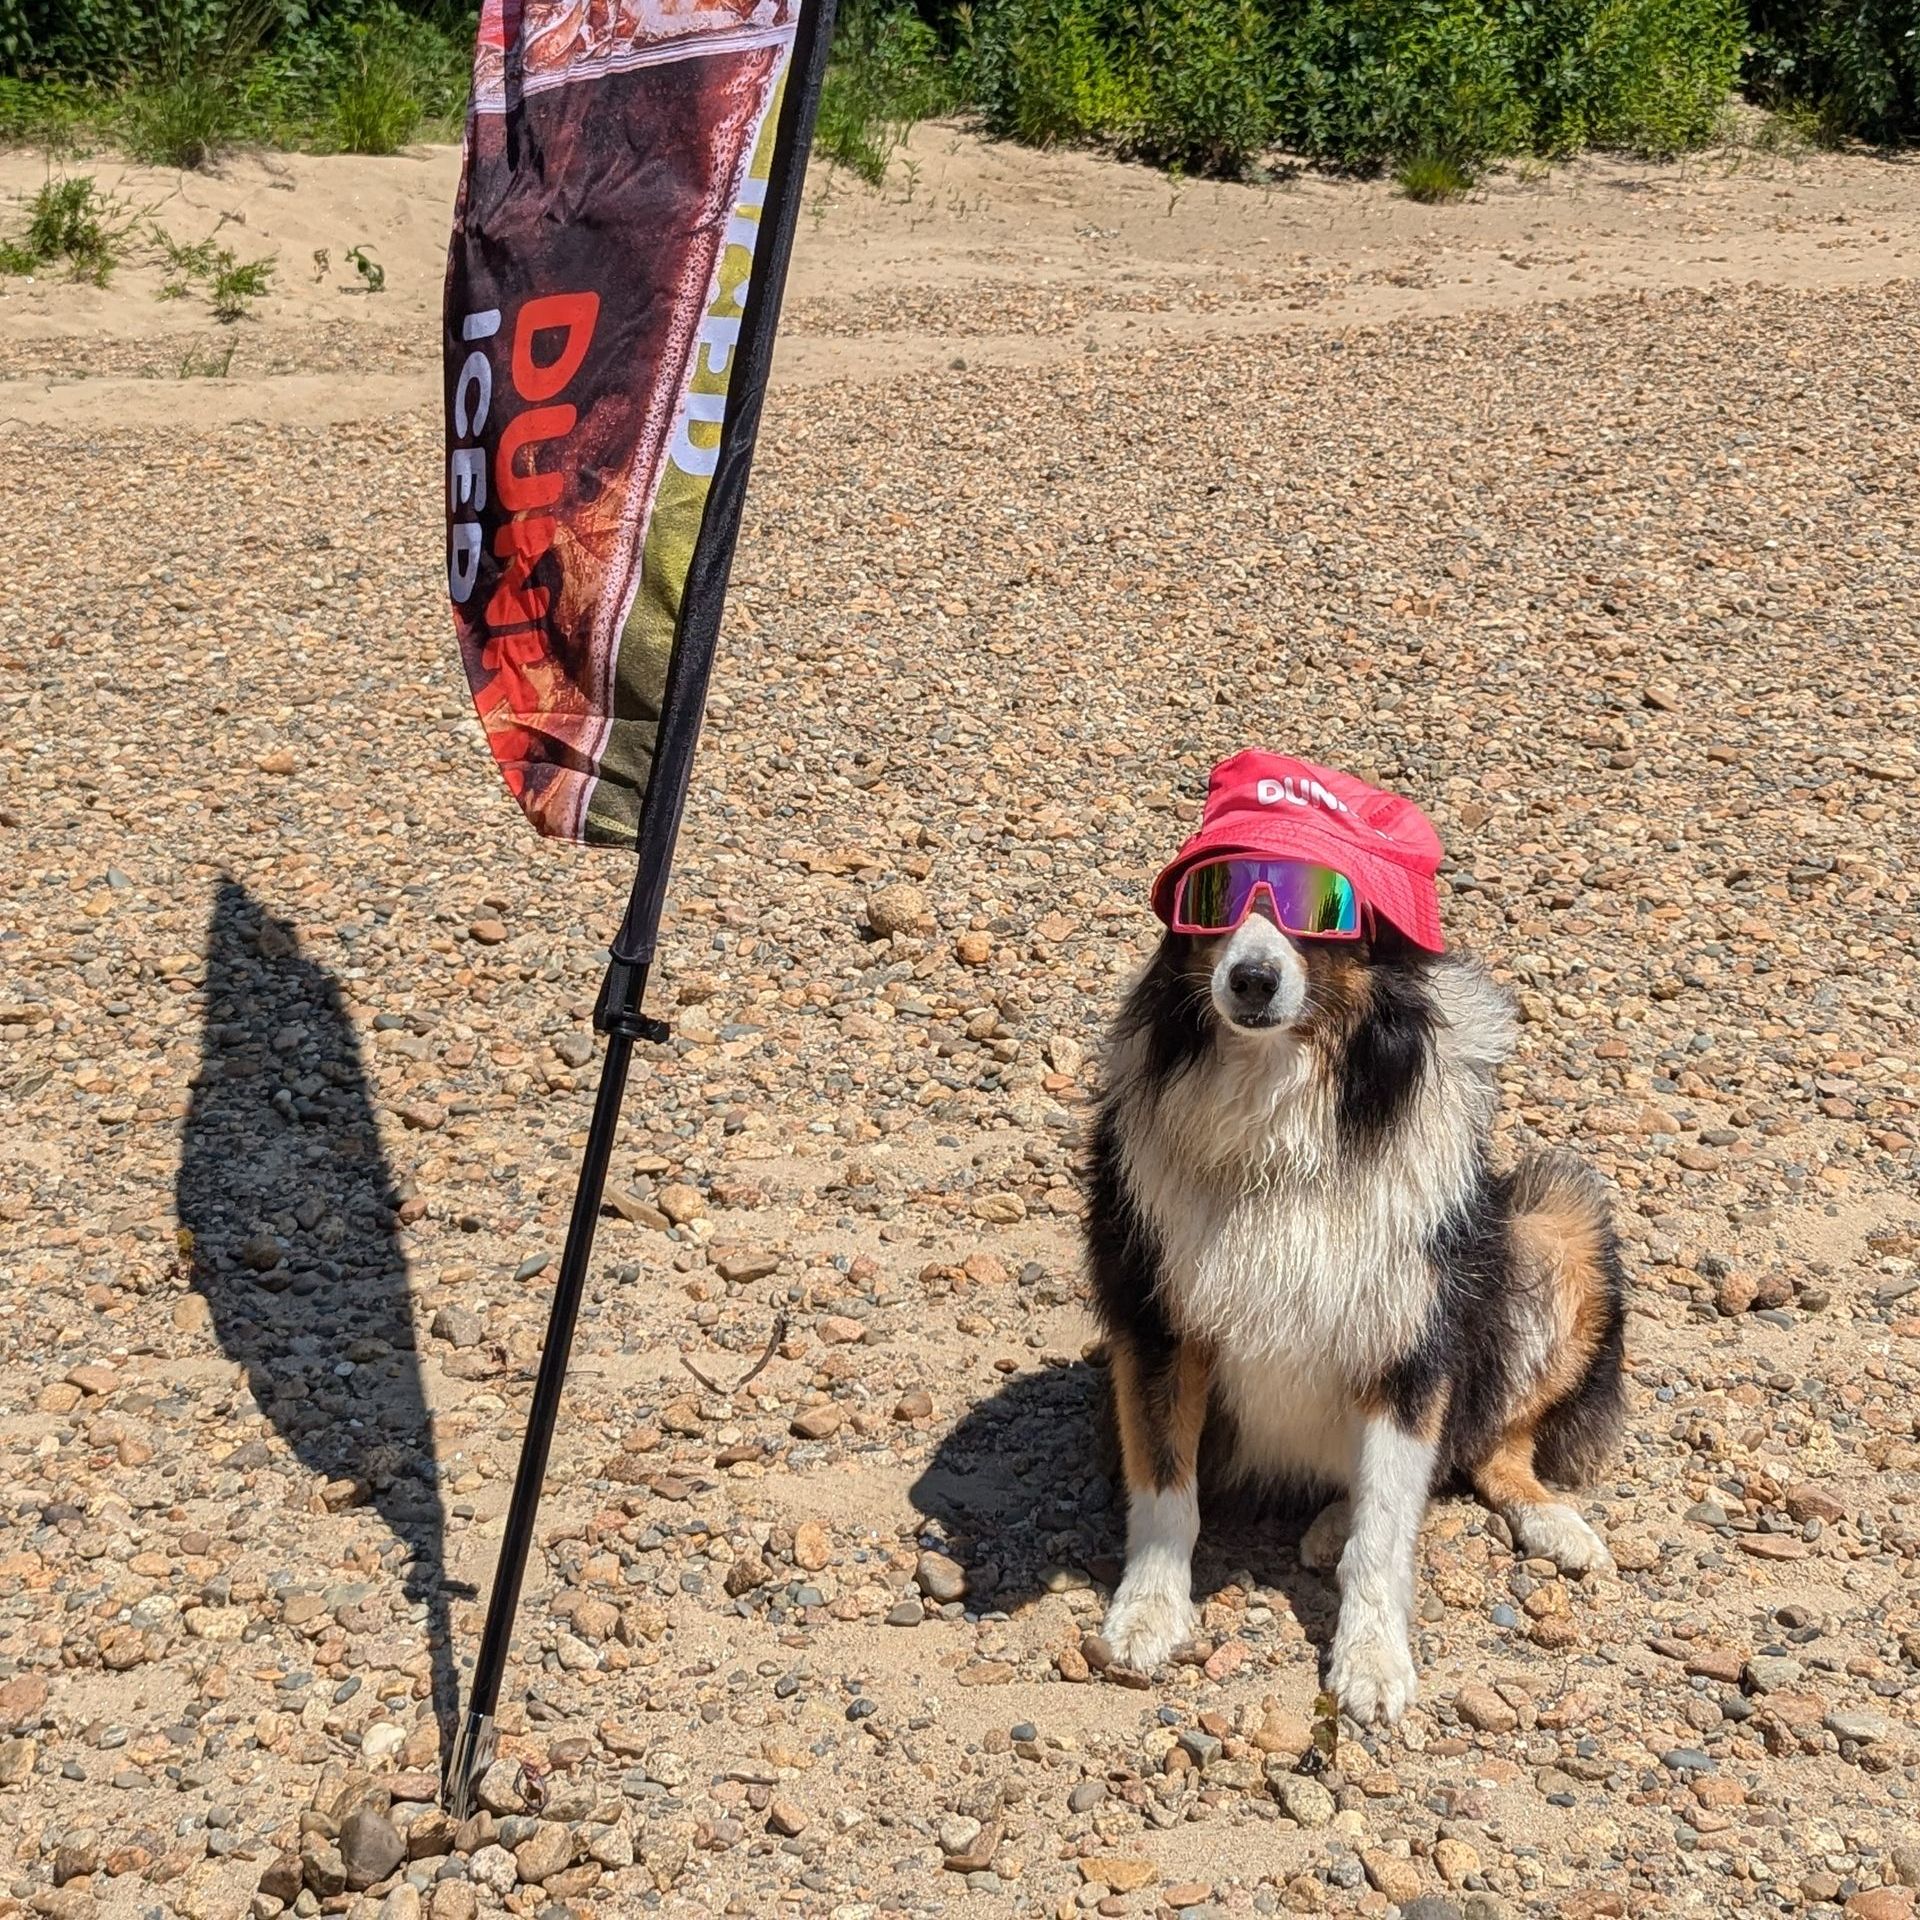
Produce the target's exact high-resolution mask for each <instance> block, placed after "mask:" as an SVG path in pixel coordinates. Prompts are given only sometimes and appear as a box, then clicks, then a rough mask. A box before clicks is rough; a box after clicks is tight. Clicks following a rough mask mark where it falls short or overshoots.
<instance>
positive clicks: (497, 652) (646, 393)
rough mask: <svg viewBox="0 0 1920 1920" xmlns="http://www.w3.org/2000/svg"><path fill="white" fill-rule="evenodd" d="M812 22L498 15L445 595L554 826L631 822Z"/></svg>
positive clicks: (474, 675) (576, 13)
mask: <svg viewBox="0 0 1920 1920" xmlns="http://www.w3.org/2000/svg"><path fill="white" fill-rule="evenodd" d="M796 17H797V0H728V3H726V4H721V3H719V0H611V3H610V0H486V4H485V5H484V7H483V10H482V13H481V20H480V35H479V51H478V55H477V58H476V62H475V74H474V96H473V107H472V111H471V114H470V117H469V121H468V129H467V155H466V166H465V170H464V173H463V177H462V181H461V187H460V196H459V200H458V202H457V204H456V207H455V212H454V231H453V244H452V248H451V250H450V253H449V257H448V266H447V301H446V325H447V375H446V379H447V391H446V421H447V585H448V592H449V594H450V596H451V599H452V603H453V614H454V625H455V628H456V630H457V633H458V636H459V641H460V650H461V657H462V660H463V663H464V665H465V668H466V674H467V681H468V685H469V686H470V687H471V688H472V690H473V698H474V704H475V706H476V707H477V709H478V710H479V713H480V718H481V721H482V724H483V725H484V727H485V729H486V734H487V741H488V744H489V745H490V746H491V748H492V749H493V754H494V757H495V759H496V760H497V761H498V763H499V765H500V769H501V772H502V774H503V776H504V777H505V779H506V782H507V785H508V787H509V789H510V790H511V791H512V793H513V795H514V797H515V798H516V799H517V800H518V801H519V802H520V805H521V807H522V808H523V809H524V810H525V812H526V814H527V817H528V818H529V819H530V820H531V821H532V822H533V824H534V825H535V826H536V827H538V828H539V830H540V831H541V832H542V833H545V834H551V835H554V836H557V837H559V838H562V839H569V840H588V841H594V842H597V843H600V844H607V845H621V846H632V845H633V844H634V843H635V840H636V837H637V834H638V831H639V822H640V813H641V807H642V802H643V799H644V797H645V794H646V789H647V781H648V776H649V773H650V770H651V767H652V762H653V754H654V747H655V741H656V737H657V730H658V727H659V723H660V720H661V716H662V711H663V702H664V700H665V697H666V686H667V672H668V663H669V660H670V658H671V655H672V651H673V645H674V638H675V634H676V632H677V630H678V623H679V619H680V612H681V601H682V594H683V590H684V588H685V586H686V581H687V575H688V570H689V568H690V566H691V565H692V564H693V559H694V552H695V547H696V544H697V542H698V541H699V537H700V533H701V528H702V524H703V521H704V519H705V516H706V512H707V507H708V499H709V493H710V490H711V483H712V481H713V478H714V473H715V466H716V462H717V460H718V457H719V450H720V438H721V423H722V419H723V417H724V415H725V412H726V408H727V401H728V389H729V382H730V379H731V377H732V373H733V367H734V361H735V357H736V356H735V351H734V349H735V346H736V343H737V341H738V339H739V335H740V329H741V324H742V321H743V319H744V317H745V314H746V307H747V298H748V293H749V289H750V287H751V284H752V269H753V265H754V259H755V250H756V245H757V243H758V240H759V235H760V227H761V212H762V208H763V206H764V203H765V201H766V195H767V184H768V179H769V176H770V171H771V168H772V166H773V164H774V146H775V133H776V128H777V126H778V123H779V118H780V115H779V105H780V100H781V96H782V89H783V87H784V85H785V82H786V77H787V71H788V66H789V62H790V57H791V54H792V50H793V45H794V34H795V26H796ZM729 537H730V535H729Z"/></svg>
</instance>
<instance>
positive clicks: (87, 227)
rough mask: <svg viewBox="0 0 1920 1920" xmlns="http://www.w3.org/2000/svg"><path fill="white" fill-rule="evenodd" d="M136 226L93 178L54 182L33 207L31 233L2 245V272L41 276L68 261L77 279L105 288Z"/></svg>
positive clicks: (29, 222) (35, 198)
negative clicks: (41, 271)
mask: <svg viewBox="0 0 1920 1920" xmlns="http://www.w3.org/2000/svg"><path fill="white" fill-rule="evenodd" d="M133 224H134V222H133V220H132V218H131V217H130V216H129V214H128V212H127V209H126V207H125V206H124V205H123V204H122V203H121V202H120V201H118V200H116V199H115V198H114V197H113V196H112V195H111V194H104V193H102V192H101V191H100V190H99V188H98V187H96V186H95V185H94V183H93V176H92V175H91V174H74V175H69V176H67V177H65V178H62V179H58V180H56V179H53V178H51V177H49V178H48V179H47V180H46V182H45V183H44V184H43V185H42V186H41V188H40V190H39V191H38V192H37V193H36V194H35V195H34V196H33V199H32V200H31V201H30V202H29V203H28V208H27V225H26V231H25V232H24V233H22V234H21V235H20V236H19V238H18V239H15V240H8V241H5V242H3V243H0V272H6V273H37V272H38V271H39V270H40V269H41V268H42V267H50V266H52V265H53V264H54V263H55V262H56V261H60V260H64V261H66V262H67V263H68V265H69V266H70V267H71V268H72V269H73V277H74V278H75V279H76V280H91V281H92V282H93V284H94V285H95V286H96V287H103V286H105V285H106V283H107V276H108V275H109V274H110V273H112V271H113V269H114V267H115V265H116V264H117V263H118V261H119V258H120V253H121V249H122V247H123V245H124V243H125V241H126V238H127V235H128V234H129V233H130V232H131V231H132V229H133Z"/></svg>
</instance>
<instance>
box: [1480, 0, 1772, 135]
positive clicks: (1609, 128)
mask: <svg viewBox="0 0 1920 1920" xmlns="http://www.w3.org/2000/svg"><path fill="white" fill-rule="evenodd" d="M1507 15H1508V18H1509V20H1510V21H1511V23H1512V29H1513V35H1514V42H1515V71H1516V74H1517V76H1518V78H1519V82H1520V87H1521V90H1522V92H1523V93H1524V94H1525V95H1526V97H1527V98H1528V99H1529V100H1530V101H1531V102H1532V111H1533V135H1532V145H1533V146H1534V148H1535V150H1536V151H1538V152H1540V153H1548V154H1564V153H1573V152H1576V151H1577V150H1578V149H1580V148H1581V147H1623V148H1627V149H1629V150H1631V151H1634V152H1638V153H1648V154H1655V155H1668V154H1674V153H1681V152H1684V151H1686V149H1688V148H1689V147H1697V146H1700V145H1702V144H1703V143H1704V142H1705V141H1707V140H1709V139H1711V138H1712V137H1713V134H1714V131H1715V129H1716V128H1717V127H1718V126H1719V124H1720V121H1721V118H1722V115H1723V114H1724V112H1725V110H1726V101H1727V95H1728V93H1729V91H1730V90H1731V88H1732V85H1733V81H1734V78H1735V75H1736V74H1737V72H1738V70H1739V61H1740V51H1741V43H1742V40H1743V37H1744V36H1743V28H1742V17H1741V11H1740V6H1739V3H1738V0H1509V3H1508V6H1507Z"/></svg>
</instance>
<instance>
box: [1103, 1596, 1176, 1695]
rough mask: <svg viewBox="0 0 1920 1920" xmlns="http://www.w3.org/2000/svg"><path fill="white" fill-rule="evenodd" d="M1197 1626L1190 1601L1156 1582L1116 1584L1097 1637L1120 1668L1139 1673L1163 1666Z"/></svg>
mask: <svg viewBox="0 0 1920 1920" xmlns="http://www.w3.org/2000/svg"><path fill="white" fill-rule="evenodd" d="M1198 1624H1199V1615H1198V1614H1197V1613H1195V1611H1194V1606H1193V1601H1192V1599H1191V1598H1190V1597H1189V1596H1188V1595H1187V1594H1184V1593H1181V1592H1179V1591H1177V1590H1176V1589H1175V1588H1174V1587H1172V1586H1170V1585H1168V1584H1166V1583H1165V1582H1162V1581H1157V1580H1140V1581H1135V1580H1133V1579H1131V1578H1129V1579H1125V1580H1122V1581H1121V1582H1120V1590H1119V1592H1117V1593H1116V1594H1115V1595H1114V1596H1113V1605H1112V1606H1110V1607H1109V1608H1108V1609H1107V1618H1106V1622H1105V1625H1104V1626H1103V1627H1102V1628H1101V1636H1102V1638H1104V1639H1105V1641H1106V1643H1107V1645H1108V1646H1109V1647H1111V1648H1112V1649H1113V1657H1114V1658H1115V1659H1116V1660H1118V1661H1119V1662H1120V1664H1121V1665H1122V1666H1124V1667H1136V1668H1138V1669H1139V1670H1140V1671H1142V1672H1146V1671H1148V1670H1150V1669H1151V1668H1154V1667H1157V1666H1160V1665H1161V1664H1163V1663H1164V1662H1165V1661H1166V1659H1167V1658H1168V1656H1169V1655H1171V1654H1172V1652H1173V1650H1174V1648H1175V1647H1177V1646H1179V1645H1180V1643H1181V1642H1182V1641H1183V1640H1190V1639H1192V1638H1193V1630H1194V1628H1195V1627H1196V1626H1197V1625H1198Z"/></svg>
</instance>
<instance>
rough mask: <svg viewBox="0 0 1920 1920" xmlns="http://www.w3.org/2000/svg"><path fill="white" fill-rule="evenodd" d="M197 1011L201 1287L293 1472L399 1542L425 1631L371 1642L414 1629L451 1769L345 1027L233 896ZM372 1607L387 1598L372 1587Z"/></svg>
mask: <svg viewBox="0 0 1920 1920" xmlns="http://www.w3.org/2000/svg"><path fill="white" fill-rule="evenodd" d="M205 1008H206V1012H205V1023H204V1026H203V1028H202V1035H201V1060H200V1069H199V1072H198V1074H197V1075H196V1076H195V1079H194V1084H193V1092H192V1098H191V1101H190V1104H189V1106H188V1111H187V1119H186V1129H185V1138H184V1142H183V1147H182V1153H181V1160H180V1171H179V1176H178V1179H177V1182H176V1185H175V1200H176V1204H177V1209H178V1213H179V1219H180V1224H181V1226H182V1227H184V1228H186V1229H187V1230H188V1231H189V1232H190V1233H191V1234H192V1236H193V1242H192V1262H193V1277H194V1285H195V1286H196V1287H197V1288H198V1289H199V1291H200V1292H201V1293H202V1294H203V1295H204V1296H205V1298H206V1301H207V1305H208V1307H209V1309H210V1310H211V1314H212V1320H213V1330H214V1333H215V1335H216V1336H217V1337H218V1339H219V1342H220V1346H221V1348H222V1350H223V1351H224V1352H225V1353H226V1354H227V1356H228V1358H229V1359H232V1360H236V1361H238V1362H239V1363H240V1365H241V1366H243V1367H244V1368H245V1369H246V1374H247V1384H248V1387H249V1388H250V1390H251V1392H252V1394H253V1397H254V1399H255V1400H256V1401H257V1402H258V1403H259V1406H260V1408H261V1410H262V1412H264V1413H265V1415H266V1417H267V1419H268V1420H269V1421H270V1422H271V1423H272V1425H273V1427H274V1428H275V1430H276V1431H277V1432H278V1433H279V1435H280V1437H281V1438H282V1439H283V1440H284V1441H285V1442H286V1443H287V1445H288V1446H289V1447H291V1448H292V1450H293V1452H294V1454H295V1456H296V1457H297V1459H298V1460H299V1462H300V1464H301V1465H302V1466H303V1467H305V1468H306V1469H307V1471H308V1472H309V1473H312V1474H314V1475H316V1476H317V1477H318V1479H319V1480H320V1481H321V1482H325V1483H329V1484H330V1485H331V1487H332V1498H333V1499H336V1500H339V1501H341V1502H342V1503H353V1504H360V1503H363V1502H364V1503H367V1504H370V1505H371V1506H372V1508H373V1510H374V1511H375V1512H377V1513H378V1515H379V1516H380V1519H381V1521H382V1522H383V1523H384V1524H385V1526H386V1527H387V1528H388V1529H389V1530H390V1532H391V1534H392V1536H393V1539H392V1542H391V1544H390V1545H388V1546H386V1547H385V1548H383V1558H384V1561H385V1572H386V1578H387V1582H388V1583H389V1584H388V1585H387V1589H386V1590H387V1592H388V1593H392V1592H394V1591H395V1590H398V1591H399V1592H401V1593H404V1595H405V1597H406V1599H407V1600H408V1601H409V1602H411V1603H413V1604H414V1606H415V1607H416V1608H417V1607H420V1606H424V1608H425V1620H424V1628H423V1627H422V1624H421V1623H420V1622H419V1621H418V1620H415V1619H412V1618H408V1617H403V1618H401V1619H399V1620H395V1619H394V1618H393V1617H392V1615H391V1614H389V1613H387V1612H386V1611H385V1610H384V1609H382V1608H381V1607H380V1606H379V1605H377V1604H376V1605H373V1606H367V1607H364V1617H365V1619H366V1622H367V1624H366V1627H365V1628H364V1629H363V1631H366V1632H369V1633H372V1634H376V1635H379V1636H382V1637H386V1636H392V1637H393V1639H394V1641H395V1642H396V1650H398V1648H404V1650H405V1651H404V1654H403V1658H404V1659H407V1660H411V1659H414V1658H417V1655H418V1653H419V1652H420V1651H421V1647H422V1642H421V1639H420V1637H419V1636H420V1635H421V1634H422V1632H423V1631H424V1646H425V1648H426V1650H427V1651H428V1652H429V1654H430V1658H431V1669H430V1675H431V1688H432V1700H433V1708H434V1714H435V1717H436V1719H437V1721H438V1723H439V1729H440V1744H441V1754H442V1758H443V1760H444V1758H445V1755H446V1754H447V1752H448V1751H449V1749H450V1746H451V1742H452V1738H453V1732H454V1728H455V1725H456V1717H457V1707H458V1702H457V1693H458V1681H457V1675H456V1673H455V1669H454V1664H453V1653H452V1636H451V1617H450V1613H451V1608H450V1601H449V1596H448V1593H447V1590H446V1583H445V1578H444V1567H445V1534H446V1521H445V1514H444V1512H443V1510H442V1506H441V1501H440V1497H439V1494H438V1492H437V1491H436V1489H435V1486H434V1483H433V1476H432V1428H431V1422H430V1419H429V1415H428V1410H427V1397H426V1384H425V1381H424V1379H423V1378H422V1370H421V1361H420V1358H419V1356H418V1354H417V1353H416V1352H415V1350H414V1325H413V1310H412V1301H411V1298H410V1292H409V1287H408V1280H407V1264H406V1256H405V1254H404V1253H403V1252H402V1250H401V1247H400V1244H399V1238H398V1234H397V1230H396V1222H395V1215H394V1206H395V1203H396V1199H397V1196H396V1194H395V1191H394V1180H393V1173H392V1170H391V1168H390V1167H389V1166H388V1164H387V1161H386V1157H385V1155H384V1154H383V1153H382V1151H381V1147H380V1136H379V1130H378V1128H377V1126H376V1124H375V1121H374V1112H373V1104H372V1099H371V1095H370V1093H369V1090H368V1086H367V1081H366V1076H365V1073H364V1071H363V1069H362V1065H361V1059H360V1047H359V1042H358V1040H357V1038H356V1037H355V1034H354V1030H353V1023H352V1022H351V1020H350V1019H349V1018H348V1016H347V1013H346V1010H345V1008H344V1007H343V1006H342V1004H341V1000H340V993H339V989H338V986H337V985H336V983H335V981H334V979H333V976H332V975H331V974H329V973H328V972H327V971H326V969H325V968H324V967H321V966H319V965H318V964H316V963H315V962H314V961H313V960H311V959H310V958H308V957H307V956H306V955H304V954H303V953H302V952H301V950H300V943H299V939H298V936H297V934H296V933H295V932H294V930H293V928H291V927H290V926H288V925H287V924H286V923H285V922H284V921H281V920H278V919H275V918H274V917H273V916H272V915H271V914H270V913H268V912H266V911H265V909H263V908H262V907H261V906H260V904H259V903H258V902H257V901H256V900H255V899H254V898H253V896H252V895H251V894H250V893H248V891H247V890H246V888H245V887H243V886H240V885H238V884H237V883H235V882H233V881H231V880H224V881H222V882H221V884H220V886H219V889H218V891H217V893H216V895H215V898H214V906H213V917H212V920H211V921H210V923H209V925H208V929H207V980H206V998H205ZM343 1367H350V1368H351V1371H350V1372H342V1371H341V1369H342V1368H343ZM253 1444H254V1446H255V1448H256V1449H258V1443H257V1442H255V1443H253ZM236 1451H238V1452H239V1453H240V1454H241V1455H242V1456H243V1458H242V1459H240V1460H237V1461H235V1462H233V1464H235V1465H236V1466H239V1467H242V1468H243V1469H244V1468H246V1467H249V1466H251V1467H255V1468H260V1467H268V1466H270V1465H272V1464H273V1462H272V1460H271V1458H270V1456H267V1455H266V1454H265V1453H264V1451H263V1450H261V1451H259V1453H258V1457H247V1443H246V1442H244V1441H243V1442H242V1444H241V1446H240V1448H239V1449H237V1450H236ZM342 1483H351V1486H350V1487H349V1486H348V1485H345V1484H342ZM367 1597H368V1599H369V1600H374V1601H377V1600H378V1599H379V1598H380V1597H381V1596H380V1583H379V1582H378V1580H377V1579H376V1587H375V1592H374V1593H373V1594H370V1595H368V1596H367ZM394 1664H396V1665H397V1664H401V1662H400V1661H396V1662H395V1663H394Z"/></svg>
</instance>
